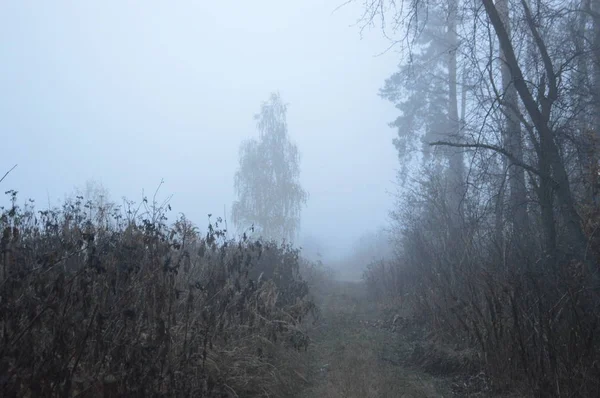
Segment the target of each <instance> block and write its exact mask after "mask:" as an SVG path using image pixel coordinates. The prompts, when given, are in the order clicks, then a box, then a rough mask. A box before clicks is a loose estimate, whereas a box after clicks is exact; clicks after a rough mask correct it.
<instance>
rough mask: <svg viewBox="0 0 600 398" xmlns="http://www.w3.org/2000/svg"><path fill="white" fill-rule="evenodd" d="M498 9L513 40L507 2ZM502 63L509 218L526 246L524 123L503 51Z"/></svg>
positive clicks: (498, 4) (500, 2) (502, 0)
mask: <svg viewBox="0 0 600 398" xmlns="http://www.w3.org/2000/svg"><path fill="white" fill-rule="evenodd" d="M496 7H497V9H498V13H499V15H500V18H501V20H502V22H503V23H504V27H505V29H506V33H507V35H509V37H510V16H509V11H508V0H498V1H496ZM500 60H501V62H502V65H501V68H500V72H501V74H502V88H503V90H504V98H503V101H502V103H503V105H504V114H505V116H506V120H505V127H504V130H503V139H504V148H505V149H506V150H507V151H508V152H509V153H511V154H512V155H513V156H514V159H512V160H511V159H508V181H509V192H510V193H509V213H508V215H509V217H510V219H511V221H512V223H513V225H514V227H515V232H516V234H515V235H516V236H515V243H517V244H518V245H520V246H523V245H525V242H524V239H523V238H524V237H526V236H527V234H528V231H529V217H528V215H527V189H526V188H527V187H526V185H525V170H524V169H523V168H522V167H519V166H517V165H515V161H518V162H520V163H523V144H522V133H521V122H520V120H519V99H518V95H517V90H516V89H515V85H514V82H513V76H512V74H511V73H510V67H509V65H508V63H507V62H506V57H505V56H504V53H503V51H502V49H500Z"/></svg>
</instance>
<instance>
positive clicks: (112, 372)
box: [0, 191, 316, 397]
mask: <svg viewBox="0 0 600 398" xmlns="http://www.w3.org/2000/svg"><path fill="white" fill-rule="evenodd" d="M8 195H9V196H10V198H11V201H12V206H10V207H9V208H6V209H2V213H1V217H0V227H1V228H0V230H1V231H3V235H2V239H1V245H0V249H1V272H2V273H1V277H2V278H1V280H0V395H1V396H5V397H9V396H24V397H26V396H32V397H33V396H35V397H42V396H48V397H54V396H56V397H58V396H60V397H71V396H81V397H95V396H104V397H120V396H123V397H125V396H127V397H131V396H196V397H259V396H264V397H267V396H270V397H284V396H294V394H296V393H297V392H298V391H299V390H300V389H301V387H303V386H304V385H305V384H306V383H307V380H306V377H305V375H304V372H305V364H306V361H305V354H304V351H305V350H306V349H307V346H308V344H309V339H308V336H307V335H306V333H305V332H304V330H303V328H302V326H301V325H302V322H303V320H304V319H305V318H307V317H309V316H311V315H310V314H311V313H314V312H315V310H316V307H315V305H314V303H313V302H312V301H311V300H310V299H309V296H308V285H307V283H306V282H305V281H303V280H302V278H301V277H300V276H299V271H300V260H299V257H298V252H297V251H296V250H294V249H293V248H291V247H289V246H282V245H277V244H275V243H271V242H262V241H250V240H249V239H245V238H244V239H241V240H239V241H234V240H231V239H228V238H227V237H226V235H225V231H224V230H223V229H222V228H221V226H220V224H221V222H220V220H217V222H214V223H210V224H209V226H208V231H207V233H206V234H203V235H201V234H200V233H199V232H198V230H197V229H196V228H195V227H194V226H193V225H192V224H191V223H190V222H189V221H188V220H186V219H185V217H183V216H180V217H179V218H178V219H177V221H176V222H175V223H173V224H172V225H168V224H167V218H166V214H167V212H168V211H169V210H170V206H169V205H168V204H166V203H164V204H162V205H160V204H157V203H156V202H155V201H153V202H152V203H149V202H148V200H147V199H144V200H143V202H142V203H141V204H139V205H137V206H135V205H134V204H133V203H131V202H126V203H125V205H124V206H123V207H122V208H117V207H112V208H108V207H102V206H98V204H97V203H92V202H88V203H82V198H81V197H78V198H75V199H74V200H70V201H67V202H66V203H65V204H64V206H63V207H62V208H61V209H51V210H45V211H36V209H35V208H34V206H33V203H32V202H29V203H28V204H27V205H25V206H24V207H20V206H18V205H17V194H16V192H12V191H9V192H8Z"/></svg>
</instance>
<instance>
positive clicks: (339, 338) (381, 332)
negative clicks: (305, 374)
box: [304, 282, 456, 398]
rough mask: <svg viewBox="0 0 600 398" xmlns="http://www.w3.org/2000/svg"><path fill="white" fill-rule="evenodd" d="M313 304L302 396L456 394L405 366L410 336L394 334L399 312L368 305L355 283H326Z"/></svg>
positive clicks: (444, 382)
mask: <svg viewBox="0 0 600 398" xmlns="http://www.w3.org/2000/svg"><path fill="white" fill-rule="evenodd" d="M319 301H320V305H321V309H322V317H321V318H320V320H319V321H318V323H317V324H316V325H315V326H314V327H313V329H312V331H311V338H312V340H313V344H312V345H311V347H310V348H309V356H310V358H311V363H312V366H311V368H312V369H311V375H310V377H309V380H310V381H311V386H310V387H309V388H308V390H307V391H306V394H305V395H304V397H305V398H317V397H319V398H334V397H335V398H337V397H339V398H353V397H356V398H369V397H451V396H456V395H454V394H453V393H452V392H451V390H450V388H449V387H448V386H449V384H450V383H449V381H448V380H446V379H442V378H435V377H433V376H431V375H428V374H426V373H423V372H421V371H418V370H416V368H414V367H411V366H409V365H407V361H406V359H407V358H408V357H410V355H412V354H413V353H414V345H413V344H412V341H413V340H414V337H415V336H410V335H409V333H408V332H401V331H399V330H398V327H397V324H398V321H402V320H404V318H401V317H399V314H395V313H393V312H390V311H385V310H384V309H382V308H381V306H377V305H375V304H373V303H370V302H369V301H368V300H367V297H366V294H365V289H364V286H363V285H362V284H361V283H356V282H331V286H330V287H329V288H328V289H325V292H324V293H322V295H321V297H319ZM394 318H395V319H396V324H394V322H393V320H394Z"/></svg>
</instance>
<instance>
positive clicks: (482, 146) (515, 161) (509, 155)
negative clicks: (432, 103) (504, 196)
mask: <svg viewBox="0 0 600 398" xmlns="http://www.w3.org/2000/svg"><path fill="white" fill-rule="evenodd" d="M429 145H431V146H450V147H454V148H472V149H488V150H490V151H494V152H497V153H500V154H502V155H504V156H506V157H507V158H509V159H510V160H511V162H512V163H513V165H515V166H519V167H522V168H524V169H525V170H527V171H529V172H531V173H533V174H535V175H537V176H539V177H542V178H548V179H549V180H550V181H553V179H552V177H551V176H548V175H545V174H544V173H542V172H541V171H540V170H538V169H537V168H535V167H533V166H531V165H528V164H527V163H523V162H521V161H520V160H518V159H517V158H516V157H515V156H514V155H513V154H512V153H510V152H508V151H507V150H505V149H503V148H500V147H498V146H495V145H488V144H458V143H454V142H448V141H435V142H430V143H429Z"/></svg>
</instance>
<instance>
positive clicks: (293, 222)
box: [232, 93, 308, 242]
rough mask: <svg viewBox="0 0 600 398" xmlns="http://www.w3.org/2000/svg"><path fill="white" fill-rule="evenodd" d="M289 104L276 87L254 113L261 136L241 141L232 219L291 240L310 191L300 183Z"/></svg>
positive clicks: (272, 236) (240, 225)
mask: <svg viewBox="0 0 600 398" xmlns="http://www.w3.org/2000/svg"><path fill="white" fill-rule="evenodd" d="M286 113H287V105H286V104H285V103H284V102H283V101H282V99H281V96H280V95H279V94H278V93H273V94H271V96H270V98H269V100H268V101H266V102H264V103H263V104H262V106H261V110H260V112H259V113H258V114H257V115H255V119H256V121H257V128H258V131H259V136H258V138H251V139H249V140H247V141H245V142H243V143H242V145H241V146H240V151H239V169H238V171H237V172H236V173H235V177H234V188H235V194H236V196H237V200H236V201H235V202H234V203H233V206H232V216H233V222H234V223H235V225H236V227H237V228H238V230H240V231H242V230H245V229H248V228H250V227H252V226H253V227H254V229H255V234H257V235H258V236H261V237H263V238H265V239H275V240H287V241H289V242H291V241H293V240H294V239H295V238H296V236H297V233H298V231H299V228H300V213H301V210H302V207H303V205H304V204H306V201H307V200H308V193H307V192H306V191H305V190H304V189H303V188H302V186H301V185H300V182H299V179H300V153H299V151H298V148H297V146H296V145H295V144H294V143H292V142H291V141H290V139H289V136H288V128H287V121H286Z"/></svg>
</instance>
